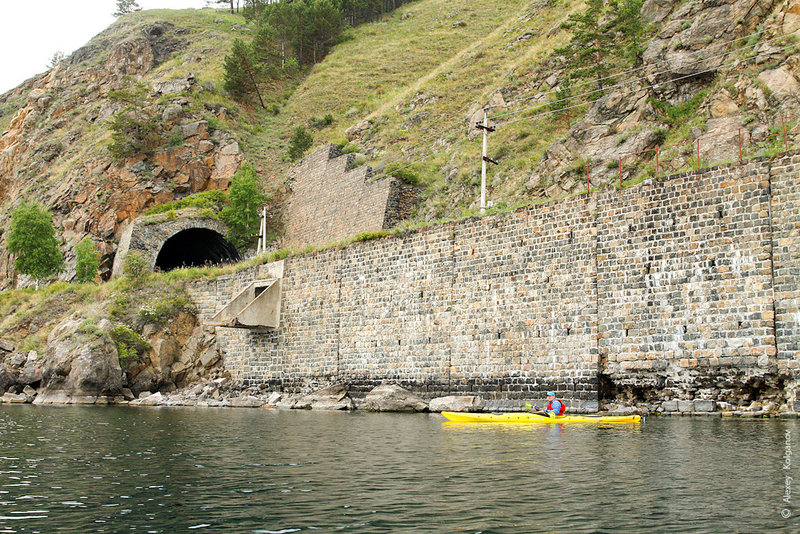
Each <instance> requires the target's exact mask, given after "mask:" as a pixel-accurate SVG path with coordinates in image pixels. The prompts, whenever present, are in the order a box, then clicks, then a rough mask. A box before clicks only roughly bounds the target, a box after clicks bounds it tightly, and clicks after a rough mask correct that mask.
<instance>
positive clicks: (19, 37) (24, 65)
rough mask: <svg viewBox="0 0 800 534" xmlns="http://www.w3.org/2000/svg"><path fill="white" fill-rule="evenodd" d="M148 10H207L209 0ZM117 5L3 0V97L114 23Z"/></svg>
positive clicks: (144, 2) (112, 0) (157, 4)
mask: <svg viewBox="0 0 800 534" xmlns="http://www.w3.org/2000/svg"><path fill="white" fill-rule="evenodd" d="M138 3H139V5H140V6H142V8H143V9H162V8H168V9H181V8H187V7H194V8H201V7H204V6H205V5H206V2H205V0H138ZM116 7H117V2H116V0H77V1H75V0H33V1H30V0H29V1H27V2H26V1H17V0H14V1H12V0H0V93H5V92H6V91H8V90H9V89H12V88H14V87H16V86H17V85H19V84H20V83H22V82H24V81H25V80H27V79H28V78H30V77H31V76H34V75H36V74H39V73H40V72H44V71H46V70H47V64H48V63H49V61H50V58H52V57H53V54H54V53H56V52H57V51H61V52H64V54H65V55H69V54H71V53H72V52H74V51H75V50H76V49H78V48H80V47H81V46H83V45H84V44H86V43H87V42H88V41H89V39H91V38H92V37H94V36H95V35H97V34H98V33H100V32H101V31H103V30H104V29H105V28H106V27H108V26H109V25H110V24H111V23H112V22H114V17H113V16H112V13H114V11H116Z"/></svg>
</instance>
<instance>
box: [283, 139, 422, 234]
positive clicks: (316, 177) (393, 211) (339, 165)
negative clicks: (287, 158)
mask: <svg viewBox="0 0 800 534" xmlns="http://www.w3.org/2000/svg"><path fill="white" fill-rule="evenodd" d="M354 162H355V155H354V154H346V155H342V154H341V152H340V151H339V149H338V148H337V147H335V146H333V145H328V146H327V147H325V148H321V149H319V150H317V151H315V152H312V153H311V154H309V155H308V156H307V157H306V158H305V159H304V160H303V161H302V162H301V163H300V164H299V165H298V166H297V167H295V168H294V169H293V171H292V174H293V177H292V197H291V200H290V201H289V204H288V206H287V208H286V211H285V216H284V220H285V226H286V228H285V230H286V233H285V236H284V245H285V246H287V247H293V248H297V249H301V248H304V247H307V246H312V245H316V246H320V245H327V244H329V243H335V242H337V241H342V240H344V239H347V238H350V237H352V236H354V235H356V234H359V233H361V232H370V231H376V230H381V229H383V228H391V227H392V226H395V225H396V224H397V223H398V222H400V221H401V220H403V219H405V218H406V217H408V214H409V213H410V212H411V208H412V207H413V203H414V190H413V187H411V186H409V185H407V184H405V183H403V182H401V181H400V180H397V179H395V178H390V177H383V178H378V179H375V178H373V175H372V169H371V168H370V167H369V166H366V165H362V166H361V167H356V168H353V164H354Z"/></svg>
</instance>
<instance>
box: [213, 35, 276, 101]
mask: <svg viewBox="0 0 800 534" xmlns="http://www.w3.org/2000/svg"><path fill="white" fill-rule="evenodd" d="M223 66H224V68H225V72H224V74H223V86H224V87H225V90H226V91H228V92H229V93H231V94H232V95H233V96H234V97H238V98H242V97H246V96H250V95H252V94H253V93H255V94H256V95H257V96H258V101H259V103H260V104H261V107H262V108H265V109H266V106H265V105H264V99H263V98H262V97H261V91H260V90H259V88H258V84H259V83H261V82H262V79H263V75H264V69H263V68H262V66H261V64H260V62H259V61H258V59H257V57H256V55H255V53H254V51H253V47H252V46H249V45H248V44H247V43H245V42H244V41H242V40H241V39H234V41H233V46H232V48H231V53H230V54H229V55H227V56H225V62H224V64H223Z"/></svg>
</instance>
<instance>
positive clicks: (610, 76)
mask: <svg viewBox="0 0 800 534" xmlns="http://www.w3.org/2000/svg"><path fill="white" fill-rule="evenodd" d="M782 26H783V24H776V25H774V26H767V27H766V28H764V29H763V30H761V31H757V32H755V33H751V34H750V35H745V36H744V37H739V38H738V39H732V40H730V41H724V42H722V43H717V44H713V45H710V46H708V47H707V48H706V50H707V49H708V48H715V47H719V46H723V45H728V44H731V43H735V42H737V41H742V40H744V39H749V38H751V37H753V36H756V35H761V34H762V33H765V32H767V31H769V30H773V29H776V28H779V27H782ZM795 31H797V30H795ZM791 33H794V32H791ZM785 35H790V34H785ZM785 35H784V36H785ZM778 37H783V36H778ZM775 38H777V37H774V38H773V39H775ZM770 40H771V39H770ZM763 42H768V41H763ZM756 44H759V43H756ZM698 52H700V51H698ZM706 59H711V58H706ZM700 61H706V60H705V59H704V60H700ZM661 62H664V61H663V60H662V61H661ZM647 67H648V65H643V66H641V67H636V68H634V69H629V70H626V71H622V72H617V73H615V74H609V75H608V76H606V77H604V78H599V80H598V79H594V80H588V81H585V82H581V83H579V84H576V85H574V86H573V87H582V86H584V85H589V84H591V83H595V82H597V81H604V80H608V79H610V78H614V77H616V76H621V75H623V74H630V73H632V72H637V71H640V70H643V69H645V68H647ZM557 92H558V90H557V89H553V90H550V91H547V92H544V93H537V94H536V95H534V96H529V97H523V98H517V99H515V100H512V101H510V102H506V103H504V104H495V105H493V106H488V105H487V106H486V109H493V108H497V107H505V106H509V105H512V104H516V103H517V102H525V101H527V100H533V99H535V98H539V97H542V96H546V95H549V94H553V93H557Z"/></svg>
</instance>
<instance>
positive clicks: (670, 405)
mask: <svg viewBox="0 0 800 534" xmlns="http://www.w3.org/2000/svg"><path fill="white" fill-rule="evenodd" d="M661 408H662V409H663V410H664V411H665V412H677V411H678V401H676V400H668V401H664V402H662V403H661Z"/></svg>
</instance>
